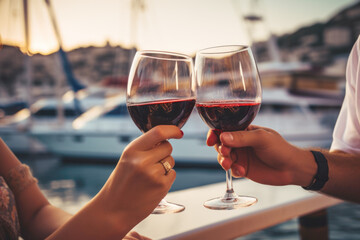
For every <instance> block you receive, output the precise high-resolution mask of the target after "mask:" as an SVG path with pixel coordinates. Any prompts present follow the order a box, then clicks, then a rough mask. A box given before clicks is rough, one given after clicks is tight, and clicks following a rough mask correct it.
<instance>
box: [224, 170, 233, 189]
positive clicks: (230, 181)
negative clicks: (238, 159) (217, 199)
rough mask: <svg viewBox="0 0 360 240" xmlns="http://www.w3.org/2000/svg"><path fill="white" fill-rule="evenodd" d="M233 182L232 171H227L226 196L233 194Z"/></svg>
mask: <svg viewBox="0 0 360 240" xmlns="http://www.w3.org/2000/svg"><path fill="white" fill-rule="evenodd" d="M233 193H234V189H233V182H232V176H231V169H229V170H227V171H226V195H228V194H231V195H232V194H233Z"/></svg>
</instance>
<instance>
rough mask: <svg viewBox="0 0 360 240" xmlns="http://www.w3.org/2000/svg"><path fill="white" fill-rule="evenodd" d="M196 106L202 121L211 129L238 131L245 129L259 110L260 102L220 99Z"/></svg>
mask: <svg viewBox="0 0 360 240" xmlns="http://www.w3.org/2000/svg"><path fill="white" fill-rule="evenodd" d="M196 108H197V110H198V112H199V114H200V116H201V118H202V119H203V120H204V122H205V123H206V124H207V125H208V126H209V127H210V128H212V129H217V130H220V131H239V130H244V129H246V128H247V127H248V126H249V125H250V123H251V122H252V120H254V118H255V116H256V114H257V113H258V111H259V108H260V103H258V102H243V101H221V102H206V103H197V104H196Z"/></svg>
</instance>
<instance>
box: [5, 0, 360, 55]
mask: <svg viewBox="0 0 360 240" xmlns="http://www.w3.org/2000/svg"><path fill="white" fill-rule="evenodd" d="M136 2H140V1H135V0H52V3H53V7H54V9H55V15H56V18H57V22H58V26H59V29H60V34H61V37H62V39H63V43H64V48H65V50H70V49H73V48H76V47H79V46H89V45H97V46H100V45H104V44H105V43H106V42H107V41H109V42H110V43H111V44H113V45H118V44H121V45H123V46H124V47H129V46H131V45H132V43H135V44H136V46H137V47H138V48H139V49H158V50H169V51H177V52H182V53H186V54H193V53H194V52H195V51H196V50H198V49H201V48H205V47H209V46H214V45H223V44H249V43H250V41H251V40H250V39H249V34H248V28H247V26H246V25H245V24H244V21H243V16H244V15H246V14H247V13H249V12H250V11H251V12H256V13H257V14H261V15H262V16H263V18H264V21H263V23H262V24H257V25H256V26H254V27H253V28H251V30H252V31H253V34H255V35H256V36H260V37H264V35H265V36H267V35H268V34H269V33H270V32H272V33H274V34H283V33H288V32H292V31H294V30H295V29H297V28H299V27H301V26H307V25H310V24H313V23H315V22H323V21H326V20H328V19H329V18H330V17H332V16H333V15H334V14H336V13H337V12H338V11H340V10H341V9H343V8H344V7H346V6H349V5H351V4H353V3H355V2H356V1H355V0H316V1H313V0H258V1H256V0H143V1H142V2H143V5H142V7H137V8H132V5H133V4H135V3H136ZM29 5H30V6H29V14H30V16H31V17H30V25H31V27H30V32H31V50H32V51H33V52H38V51H40V52H43V53H49V52H52V51H56V49H57V47H58V43H57V41H56V39H55V35H54V32H53V30H52V27H51V23H50V18H49V14H48V12H47V9H46V7H45V3H44V0H31V1H29ZM135 5H136V4H135ZM138 6H139V5H138ZM132 9H137V10H132ZM22 16H23V12H22V0H21V1H20V0H0V37H1V41H2V42H4V43H5V44H9V43H12V44H19V43H20V42H22V41H23V39H24V37H23V31H24V30H23V29H24V28H23V18H22ZM131 19H136V21H135V20H134V21H132V20H131ZM259 30H260V31H259ZM256 31H257V32H256ZM259 33H261V34H259Z"/></svg>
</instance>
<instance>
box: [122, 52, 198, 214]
mask: <svg viewBox="0 0 360 240" xmlns="http://www.w3.org/2000/svg"><path fill="white" fill-rule="evenodd" d="M193 72H194V70H193V61H192V59H191V57H189V56H186V55H183V54H178V53H171V52H162V51H138V52H137V53H136V54H135V57H134V60H133V63H132V65H131V69H130V74H129V80H128V85H127V99H126V104H127V108H128V111H129V113H130V116H131V118H132V119H133V121H134V122H135V124H136V126H137V127H138V128H139V129H140V130H141V131H142V132H147V131H149V130H150V129H151V128H153V127H155V126H157V125H176V126H178V127H179V128H181V127H182V126H183V125H184V124H185V122H186V121H187V119H188V118H189V116H190V114H191V112H192V110H193V108H194V106H195V81H193V78H194V74H193ZM184 209H185V207H184V206H182V205H179V204H175V203H169V202H167V201H166V200H165V199H163V200H161V202H160V203H159V205H158V206H157V207H156V208H155V210H154V211H153V213H155V214H162V213H175V212H181V211H183V210H184Z"/></svg>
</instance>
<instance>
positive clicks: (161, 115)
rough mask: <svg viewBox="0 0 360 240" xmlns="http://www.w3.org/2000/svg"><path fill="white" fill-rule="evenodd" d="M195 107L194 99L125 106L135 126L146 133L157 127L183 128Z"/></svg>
mask: <svg viewBox="0 0 360 240" xmlns="http://www.w3.org/2000/svg"><path fill="white" fill-rule="evenodd" d="M194 105H195V99H170V100H163V101H156V102H145V103H138V104H129V105H128V106H127V108H128V111H129V113H130V116H131V118H132V119H133V121H134V122H135V124H136V126H137V127H138V128H139V129H140V130H141V131H142V132H147V131H149V130H150V129H151V128H153V127H155V126H157V125H176V126H178V127H179V128H181V127H182V126H184V124H185V122H186V121H187V119H188V118H189V116H190V114H191V112H192V110H193V108H194Z"/></svg>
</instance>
